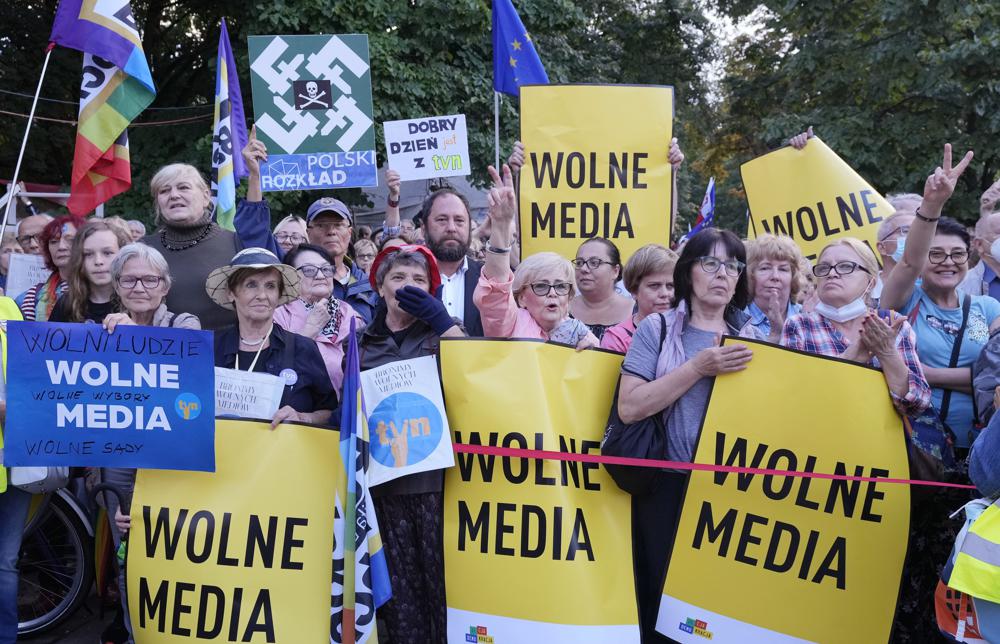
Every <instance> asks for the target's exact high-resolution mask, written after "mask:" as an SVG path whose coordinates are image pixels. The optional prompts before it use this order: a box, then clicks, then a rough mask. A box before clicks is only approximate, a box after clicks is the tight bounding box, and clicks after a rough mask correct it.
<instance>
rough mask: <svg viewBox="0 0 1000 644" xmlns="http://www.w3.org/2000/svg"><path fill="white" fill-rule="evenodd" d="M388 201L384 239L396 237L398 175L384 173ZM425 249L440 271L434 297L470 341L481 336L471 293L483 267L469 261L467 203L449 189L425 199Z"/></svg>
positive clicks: (423, 209) (434, 193) (469, 224)
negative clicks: (458, 323)
mask: <svg viewBox="0 0 1000 644" xmlns="http://www.w3.org/2000/svg"><path fill="white" fill-rule="evenodd" d="M386 186H387V187H388V188H389V201H388V204H387V205H388V207H387V208H386V217H385V231H386V234H387V235H393V234H399V225H400V220H399V175H398V174H397V173H395V172H393V171H392V170H388V171H387V172H386ZM419 216H420V218H421V220H422V221H423V225H424V239H425V241H426V244H427V248H429V249H430V251H431V252H432V253H434V257H435V258H436V259H437V261H438V268H439V269H440V271H441V287H440V288H439V289H438V292H437V293H436V295H437V298H438V299H439V300H441V302H443V303H444V306H445V308H446V309H448V313H449V314H450V315H451V316H452V317H455V318H458V319H459V320H462V322H463V323H464V326H465V332H466V333H467V334H469V336H470V337H477V338H478V337H482V336H483V322H482V319H481V318H480V317H479V309H477V308H476V305H475V304H474V303H473V302H472V293H473V291H475V290H476V284H477V283H478V282H479V274H480V273H481V272H482V269H483V265H482V264H481V263H480V262H477V261H475V260H472V259H469V258H468V252H469V244H470V243H471V242H472V216H471V215H470V214H469V202H468V200H467V199H466V198H465V197H464V196H463V195H462V194H461V193H460V192H458V191H456V190H453V189H452V188H450V187H442V188H438V189H437V190H435V191H434V192H432V193H431V194H429V195H428V196H427V197H426V198H425V199H424V203H423V206H422V207H421V208H420V215H419Z"/></svg>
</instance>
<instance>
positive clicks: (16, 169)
mask: <svg viewBox="0 0 1000 644" xmlns="http://www.w3.org/2000/svg"><path fill="white" fill-rule="evenodd" d="M55 48H56V44H55V43H54V42H50V43H49V46H48V47H47V48H46V49H45V62H44V63H42V73H41V74H40V75H39V76H38V87H37V88H35V100H33V101H32V102H31V112H30V113H29V114H28V126H27V127H26V128H24V138H23V139H21V151H20V152H18V153H17V163H16V164H15V165H14V177H13V178H12V179H11V180H10V185H11V192H10V199H8V200H7V205H6V206H5V207H4V209H3V225H2V226H0V232H2V231H5V230H7V220H8V219H10V209H11V204H13V203H14V202H15V201H16V199H15V197H17V180H18V175H20V174H21V162H22V161H24V151H25V150H26V149H27V147H28V134H29V133H31V124H32V123H33V122H34V120H35V108H36V107H38V96H39V95H40V94H41V93H42V81H43V80H45V70H47V69H48V67H49V58H51V57H52V50H53V49H55Z"/></svg>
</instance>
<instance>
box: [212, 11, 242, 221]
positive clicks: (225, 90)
mask: <svg viewBox="0 0 1000 644" xmlns="http://www.w3.org/2000/svg"><path fill="white" fill-rule="evenodd" d="M247 140H248V137H247V122H246V118H245V117H244V116H243V95H242V94H241V93H240V79H239V75H238V74H237V72H236V62H235V61H234V60H233V50H232V48H231V47H230V45H229V31H228V30H227V29H226V20H225V18H223V20H222V29H221V30H220V33H219V57H218V65H217V66H216V76H215V124H214V125H213V126H212V199H214V200H215V221H216V222H218V224H219V225H220V226H222V227H223V228H225V229H226V230H236V226H235V225H234V224H233V218H234V217H235V216H236V186H238V185H239V182H240V180H242V179H243V177H245V176H247V175H248V174H249V171H248V170H247V168H246V164H245V163H244V161H243V154H242V150H243V148H245V147H246V145H247Z"/></svg>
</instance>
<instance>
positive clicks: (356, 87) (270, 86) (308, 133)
mask: <svg viewBox="0 0 1000 644" xmlns="http://www.w3.org/2000/svg"><path fill="white" fill-rule="evenodd" d="M248 45H249V48H250V87H251V89H252V90H253V111H254V123H255V124H256V126H257V138H259V139H260V140H261V141H263V142H264V144H265V145H266V146H267V151H268V155H267V161H265V162H262V163H261V164H260V165H261V167H260V180H261V188H262V189H263V190H264V191H265V192H269V191H277V190H320V189H327V188H350V187H354V186H374V185H377V183H378V177H377V174H376V167H377V166H376V162H375V128H374V121H373V120H372V111H373V106H372V80H371V69H370V65H369V58H368V36H366V35H364V34H347V35H339V36H326V35H323V36H320V35H313V36H250V37H249V39H248Z"/></svg>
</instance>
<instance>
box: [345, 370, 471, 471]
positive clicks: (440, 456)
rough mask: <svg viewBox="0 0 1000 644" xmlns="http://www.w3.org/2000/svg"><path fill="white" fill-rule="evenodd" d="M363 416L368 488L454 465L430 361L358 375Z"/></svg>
mask: <svg viewBox="0 0 1000 644" xmlns="http://www.w3.org/2000/svg"><path fill="white" fill-rule="evenodd" d="M361 391H362V393H363V395H364V399H365V410H366V412H367V413H368V431H369V435H370V438H369V444H370V446H371V447H370V449H371V457H372V458H371V463H370V468H369V470H368V483H369V485H378V484H379V483H384V482H386V481H391V480H392V479H395V478H399V477H400V476H405V475H407V474H414V473H416V472H426V471H428V470H437V469H442V468H445V467H451V466H452V465H454V464H455V455H454V453H453V452H452V449H451V431H450V430H449V428H448V417H447V416H446V415H445V411H444V397H443V396H442V395H441V382H440V377H439V376H438V370H437V361H436V360H435V359H434V357H433V356H424V357H422V358H413V359H412V360H400V361H399V362H392V363H390V364H387V365H383V366H381V367H376V368H375V369H369V370H368V371H363V372H361Z"/></svg>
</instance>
